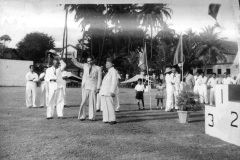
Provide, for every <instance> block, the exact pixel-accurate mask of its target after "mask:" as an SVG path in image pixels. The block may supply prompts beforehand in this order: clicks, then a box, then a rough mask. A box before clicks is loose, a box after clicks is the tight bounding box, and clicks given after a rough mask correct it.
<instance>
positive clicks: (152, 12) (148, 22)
mask: <svg viewBox="0 0 240 160" xmlns="http://www.w3.org/2000/svg"><path fill="white" fill-rule="evenodd" d="M167 6H168V5H167V4H163V3H160V4H144V5H142V6H141V8H140V12H139V16H138V20H139V21H140V22H141V26H142V27H144V28H145V30H148V27H150V29H151V58H152V48H153V46H152V40H153V37H152V34H153V28H156V26H157V24H158V23H159V22H162V21H163V18H164V16H165V17H166V18H171V13H172V10H171V9H170V8H168V7H167Z"/></svg>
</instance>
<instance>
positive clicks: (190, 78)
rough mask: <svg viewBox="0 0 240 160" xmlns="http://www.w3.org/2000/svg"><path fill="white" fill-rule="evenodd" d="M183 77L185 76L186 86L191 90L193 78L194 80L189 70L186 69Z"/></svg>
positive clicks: (193, 82)
mask: <svg viewBox="0 0 240 160" xmlns="http://www.w3.org/2000/svg"><path fill="white" fill-rule="evenodd" d="M185 78H186V84H187V88H188V89H189V91H191V92H193V87H194V85H195V80H194V77H193V75H192V74H191V73H190V71H186V75H185Z"/></svg>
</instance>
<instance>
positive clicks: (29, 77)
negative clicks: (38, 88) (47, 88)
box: [26, 72, 38, 86]
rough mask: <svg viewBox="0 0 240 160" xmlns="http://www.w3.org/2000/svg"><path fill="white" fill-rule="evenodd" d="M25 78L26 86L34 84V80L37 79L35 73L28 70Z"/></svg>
mask: <svg viewBox="0 0 240 160" xmlns="http://www.w3.org/2000/svg"><path fill="white" fill-rule="evenodd" d="M26 80H27V83H26V86H29V85H36V82H37V81H38V75H37V73H35V72H33V73H32V72H28V73H27V75H26Z"/></svg>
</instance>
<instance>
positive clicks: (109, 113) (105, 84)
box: [99, 58, 118, 124]
mask: <svg viewBox="0 0 240 160" xmlns="http://www.w3.org/2000/svg"><path fill="white" fill-rule="evenodd" d="M106 68H107V69H108V72H107V74H106V75H105V76H104V79H103V81H102V86H101V90H100V92H99V94H100V96H101V107H102V108H103V122H105V123H110V124H116V115H115V106H114V98H115V96H116V89H117V85H118V73H117V71H116V70H115V68H114V67H113V59H112V58H107V60H106Z"/></svg>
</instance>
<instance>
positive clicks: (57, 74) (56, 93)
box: [45, 53, 66, 119]
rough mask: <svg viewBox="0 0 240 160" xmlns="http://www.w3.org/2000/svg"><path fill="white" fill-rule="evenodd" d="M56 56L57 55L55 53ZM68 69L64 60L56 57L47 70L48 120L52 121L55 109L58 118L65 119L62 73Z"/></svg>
mask: <svg viewBox="0 0 240 160" xmlns="http://www.w3.org/2000/svg"><path fill="white" fill-rule="evenodd" d="M55 54H56V53H55ZM65 67H66V64H65V63H64V61H63V60H60V57H59V56H57V55H55V57H54V60H53V65H52V67H50V68H48V69H47V70H46V75H45V81H47V82H48V87H49V94H48V103H47V105H48V106H47V119H52V118H53V114H54V110H55V107H56V109H57V116H58V118H63V108H64V91H63V87H64V86H63V82H62V81H63V79H62V71H63V70H64V68H65Z"/></svg>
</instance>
